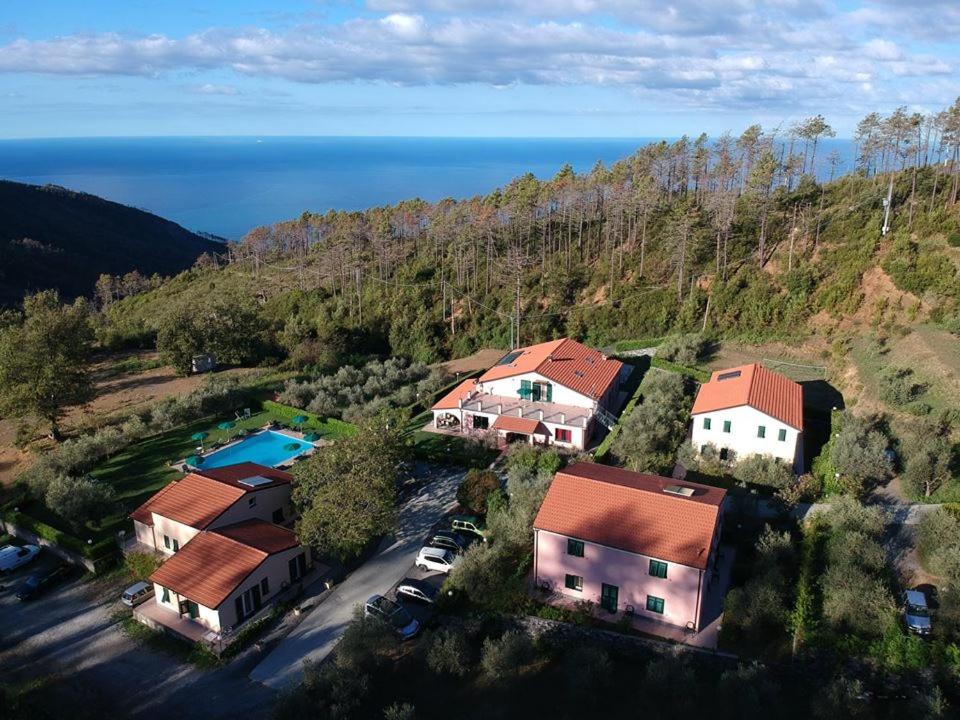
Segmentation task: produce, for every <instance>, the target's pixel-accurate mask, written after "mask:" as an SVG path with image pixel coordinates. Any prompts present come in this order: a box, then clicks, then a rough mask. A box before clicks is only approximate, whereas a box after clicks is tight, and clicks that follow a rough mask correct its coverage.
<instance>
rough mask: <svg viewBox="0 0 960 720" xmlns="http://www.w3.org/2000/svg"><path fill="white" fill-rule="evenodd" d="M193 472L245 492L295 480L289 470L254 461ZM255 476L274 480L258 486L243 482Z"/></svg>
mask: <svg viewBox="0 0 960 720" xmlns="http://www.w3.org/2000/svg"><path fill="white" fill-rule="evenodd" d="M193 472H194V473H195V474H196V475H203V476H204V477H208V478H210V479H211V480H217V481H218V482H222V483H227V484H228V485H233V486H235V487H238V488H240V489H241V490H243V491H244V492H250V491H251V490H262V489H263V488H267V487H276V486H277V485H283V484H289V483H291V482H293V475H291V474H290V473H288V472H284V471H283V470H277V469H276V468H272V467H267V466H266V465H258V464H257V463H252V462H242V463H237V464H236V465H224V466H223V467H218V468H209V469H201V470H194V471H193ZM254 477H262V478H266V479H267V480H272V481H273V482H272V483H270V484H269V485H268V484H266V483H264V484H261V485H257V486H256V487H251V486H249V485H244V484H243V483H242V482H241V481H242V480H248V479H250V478H254Z"/></svg>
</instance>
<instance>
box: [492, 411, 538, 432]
mask: <svg viewBox="0 0 960 720" xmlns="http://www.w3.org/2000/svg"><path fill="white" fill-rule="evenodd" d="M491 428H492V429H493V430H503V431H504V432H515V433H523V434H524V435H534V434H537V435H547V434H548V431H547V428H546V426H544V425H542V424H541V423H540V421H539V420H534V419H533V418H522V417H515V416H513V415H500V416H499V417H497V419H496V420H494V421H493V425H492V426H491Z"/></svg>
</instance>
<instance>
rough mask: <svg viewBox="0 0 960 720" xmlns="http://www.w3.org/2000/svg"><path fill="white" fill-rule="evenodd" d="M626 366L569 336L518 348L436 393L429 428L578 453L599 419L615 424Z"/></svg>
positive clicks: (626, 370)
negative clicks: (476, 374)
mask: <svg viewBox="0 0 960 720" xmlns="http://www.w3.org/2000/svg"><path fill="white" fill-rule="evenodd" d="M630 369H631V368H630V366H628V365H624V364H623V363H621V362H620V361H618V360H614V359H612V358H608V357H606V356H605V355H604V354H603V353H601V352H600V351H598V350H593V349H591V348H588V347H587V346H585V345H583V344H581V343H578V342H577V341H575V340H571V339H569V338H563V339H560V340H552V341H550V342H545V343H539V344H537V345H531V346H529V347H525V348H518V349H517V350H512V351H511V352H509V353H507V354H506V355H504V356H503V357H502V358H501V359H500V360H499V362H497V364H496V365H494V366H493V367H492V368H490V369H489V370H487V371H486V372H485V373H483V375H481V376H480V377H479V378H476V379H471V380H465V381H464V382H462V383H460V385H458V386H457V387H456V388H454V390H453V391H451V392H450V393H449V394H448V395H446V396H445V397H443V398H441V399H440V401H439V402H437V403H436V404H435V405H434V406H433V408H432V410H433V426H434V428H436V429H438V430H447V431H450V430H455V431H458V432H461V433H464V434H468V435H476V434H486V433H494V434H495V435H496V436H497V438H498V439H499V440H500V441H501V442H502V443H507V442H513V441H517V440H519V441H522V442H530V443H534V444H539V445H556V446H559V447H563V448H570V449H576V450H583V449H584V448H586V447H587V444H588V442H589V441H590V438H591V436H592V435H593V434H594V431H595V428H596V423H601V424H603V425H605V426H607V427H610V426H612V424H613V423H614V422H616V417H615V415H614V412H615V411H616V410H617V408H619V406H620V404H621V402H622V400H623V399H624V398H623V397H622V390H623V384H624V382H625V381H626V379H627V377H628V376H629V374H630Z"/></svg>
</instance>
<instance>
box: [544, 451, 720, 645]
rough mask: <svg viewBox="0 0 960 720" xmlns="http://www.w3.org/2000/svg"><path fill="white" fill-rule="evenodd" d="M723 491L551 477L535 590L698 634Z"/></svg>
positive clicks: (599, 473) (618, 475) (598, 470)
mask: <svg viewBox="0 0 960 720" xmlns="http://www.w3.org/2000/svg"><path fill="white" fill-rule="evenodd" d="M725 497H726V490H723V489H721V488H715V487H710V486H708V485H700V484H697V483H690V482H684V481H680V480H673V479H671V478H664V477H659V476H657V475H645V474H641V473H636V472H632V471H630V470H624V469H622V468H616V467H608V466H606V465H597V464H593V463H577V464H575V465H571V466H570V467H567V468H566V469H564V470H561V471H560V472H558V473H557V474H556V476H554V479H553V482H552V483H551V484H550V489H549V490H548V491H547V495H546V497H545V498H544V500H543V504H542V505H541V506H540V510H539V512H538V513H537V517H536V519H535V520H534V522H533V532H534V565H533V572H534V580H535V583H536V586H537V587H538V588H540V589H542V590H548V591H551V592H554V593H557V594H559V595H560V596H561V597H565V598H569V599H572V600H589V601H591V602H593V603H596V604H598V605H599V606H600V607H601V608H602V609H604V610H606V611H607V612H610V613H619V612H626V613H627V614H628V615H633V616H637V617H641V618H646V619H649V620H654V621H657V622H662V623H666V624H668V625H675V626H678V627H683V628H688V629H690V630H694V631H699V630H700V629H701V628H702V627H703V626H704V620H705V618H704V608H705V603H706V599H707V596H708V591H710V589H711V586H712V584H713V583H714V582H716V580H717V578H716V575H715V573H714V570H715V568H716V563H717V559H718V552H719V542H720V531H721V527H722V517H723V512H722V511H723V502H724V498H725Z"/></svg>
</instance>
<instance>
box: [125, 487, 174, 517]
mask: <svg viewBox="0 0 960 720" xmlns="http://www.w3.org/2000/svg"><path fill="white" fill-rule="evenodd" d="M175 485H176V483H175V482H172V483H170V484H168V485H165V486H164V487H162V488H160V489H159V490H157V492H155V493H154V494H153V495H151V496H150V497H149V498H148V499H147V501H146V502H145V503H144V504H143V505H141V506H140V507H138V508H137V509H136V510H134V511H133V512H132V513H130V518H131V519H133V520H136V521H137V522H141V523H143V524H144V525H150V526H151V527H152V526H153V504H154V502H156V501H158V500H159V498H161V497H163V496H164V495H165V494H166V493H168V492H170V490H171V489H172V488H173V487H174V486H175Z"/></svg>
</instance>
